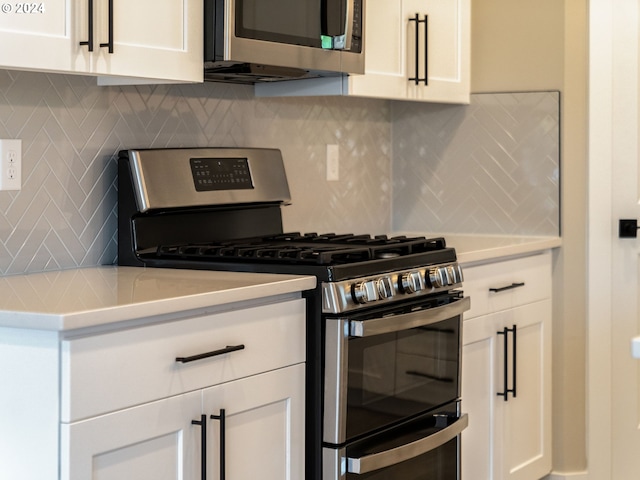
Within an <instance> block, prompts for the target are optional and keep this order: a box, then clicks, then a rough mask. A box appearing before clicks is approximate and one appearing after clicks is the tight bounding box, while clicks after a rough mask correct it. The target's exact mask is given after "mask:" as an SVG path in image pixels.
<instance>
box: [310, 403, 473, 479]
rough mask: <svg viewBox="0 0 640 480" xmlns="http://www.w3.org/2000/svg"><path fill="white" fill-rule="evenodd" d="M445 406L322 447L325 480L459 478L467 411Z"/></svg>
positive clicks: (455, 406)
mask: <svg viewBox="0 0 640 480" xmlns="http://www.w3.org/2000/svg"><path fill="white" fill-rule="evenodd" d="M451 406H452V407H453V409H455V410H453V411H452V410H451V409H450V410H448V411H447V410H441V411H439V412H437V413H431V414H429V415H427V416H424V417H421V418H419V419H416V420H413V421H411V422H408V423H406V424H403V425H401V426H398V427H395V428H393V429H390V430H387V431H385V432H382V433H379V434H376V435H372V436H370V437H367V438H365V439H362V440H359V441H357V442H354V443H353V444H350V445H347V446H346V447H342V448H331V447H325V448H324V449H323V480H390V479H403V480H459V479H460V434H461V432H462V431H463V430H464V429H465V428H466V427H467V425H468V417H467V415H466V414H463V415H459V414H458V413H457V408H458V407H457V405H456V404H452V405H451Z"/></svg>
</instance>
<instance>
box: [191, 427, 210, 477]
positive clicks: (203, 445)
mask: <svg viewBox="0 0 640 480" xmlns="http://www.w3.org/2000/svg"><path fill="white" fill-rule="evenodd" d="M191 425H200V478H201V479H202V480H207V416H206V415H200V420H191Z"/></svg>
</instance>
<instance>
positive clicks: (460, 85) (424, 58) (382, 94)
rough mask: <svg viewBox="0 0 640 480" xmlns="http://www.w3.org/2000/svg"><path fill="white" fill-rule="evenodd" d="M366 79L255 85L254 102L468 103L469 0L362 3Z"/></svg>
mask: <svg viewBox="0 0 640 480" xmlns="http://www.w3.org/2000/svg"><path fill="white" fill-rule="evenodd" d="M365 15H366V18H365V40H364V42H365V74H364V75H350V76H344V77H333V78H319V79H311V80H295V81H291V82H285V83H282V82H280V83H273V84H264V85H262V84H258V85H256V94H257V95H259V96H298V95H299V96H301V95H352V96H359V97H374V98H389V99H395V100H414V101H425V102H443V103H469V93H470V58H471V57H470V51H471V44H470V38H471V2H470V0H403V1H395V2H391V1H389V0H367V3H366V11H365Z"/></svg>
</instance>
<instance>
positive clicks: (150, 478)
mask: <svg viewBox="0 0 640 480" xmlns="http://www.w3.org/2000/svg"><path fill="white" fill-rule="evenodd" d="M201 411H202V393H201V392H199V391H198V392H193V393H189V394H184V395H178V396H175V397H170V398H167V399H164V400H160V401H157V402H152V403H147V404H145V405H141V406H138V407H133V408H129V409H126V410H121V411H118V412H115V413H112V414H107V415H102V416H100V417H94V418H92V419H88V420H85V421H79V422H75V423H72V424H62V426H61V433H60V435H61V476H60V478H61V480H123V479H135V480H196V479H199V478H200V476H199V475H200V456H201V440H200V439H201V430H200V427H199V426H198V425H194V424H192V423H191V422H192V420H196V421H199V420H200V415H201Z"/></svg>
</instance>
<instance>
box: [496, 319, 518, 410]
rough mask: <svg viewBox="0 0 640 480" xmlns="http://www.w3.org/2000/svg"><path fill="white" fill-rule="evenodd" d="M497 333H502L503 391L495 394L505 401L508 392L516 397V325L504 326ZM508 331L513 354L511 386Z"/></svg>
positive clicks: (507, 398)
mask: <svg viewBox="0 0 640 480" xmlns="http://www.w3.org/2000/svg"><path fill="white" fill-rule="evenodd" d="M496 333H497V334H498V335H504V391H503V392H498V393H497V395H498V396H499V397H503V398H504V401H505V402H507V401H509V394H511V395H512V396H513V398H516V396H517V391H516V381H517V378H518V371H517V356H518V352H517V348H518V337H517V335H518V327H517V326H516V325H514V326H513V327H512V328H507V327H505V328H504V329H503V330H502V331H499V332H496ZM509 333H511V334H512V335H513V342H512V345H511V347H512V351H513V356H512V358H511V360H512V363H511V365H512V369H511V384H512V388H509V379H508V377H509V360H508V359H509Z"/></svg>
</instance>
